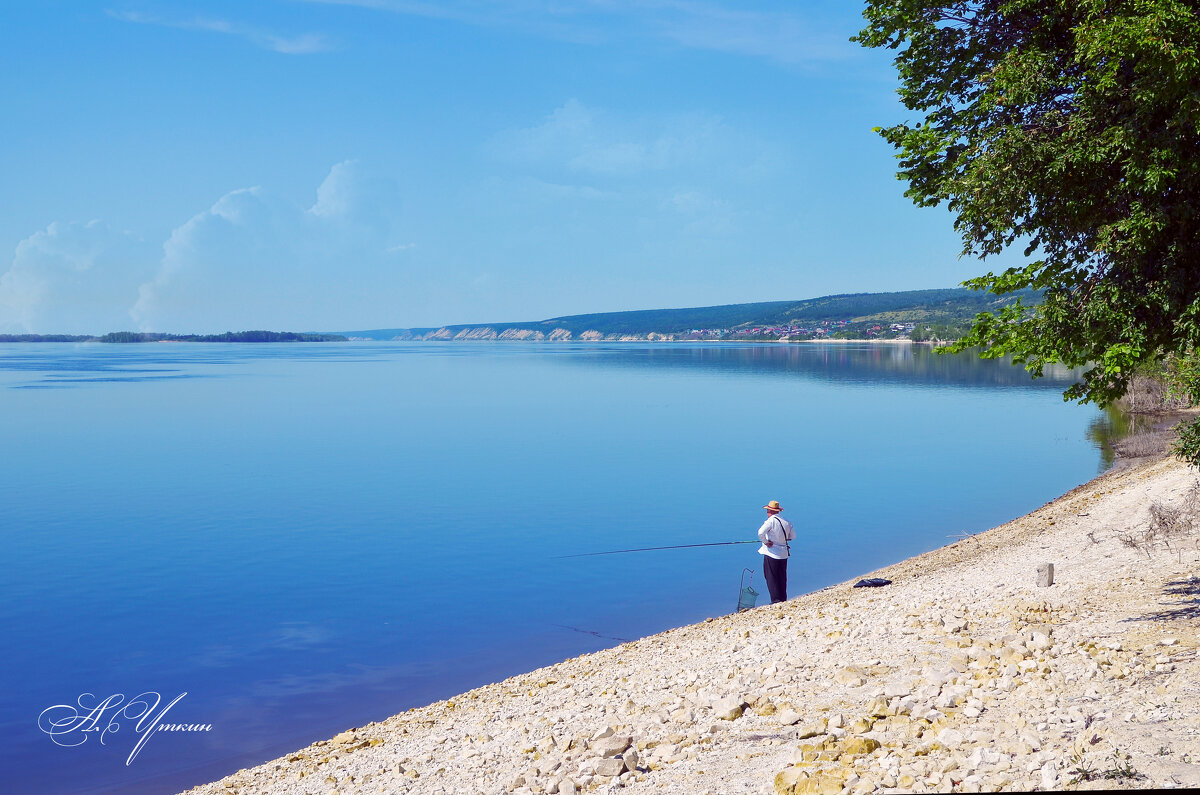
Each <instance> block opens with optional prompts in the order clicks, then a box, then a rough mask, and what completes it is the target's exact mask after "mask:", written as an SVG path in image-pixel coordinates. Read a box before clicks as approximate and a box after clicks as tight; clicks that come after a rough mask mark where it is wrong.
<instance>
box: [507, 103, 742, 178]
mask: <svg viewBox="0 0 1200 795" xmlns="http://www.w3.org/2000/svg"><path fill="white" fill-rule="evenodd" d="M738 138H739V136H737V134H736V133H734V131H732V130H730V129H728V128H727V127H726V126H725V125H723V124H722V123H721V121H720V119H718V118H715V117H711V116H701V115H696V114H690V115H689V114H676V115H671V116H642V117H620V116H617V115H615V114H612V113H609V112H606V111H602V110H599V109H596V108H590V107H588V106H586V105H584V104H583V103H582V102H580V101H579V100H577V99H570V100H568V101H567V102H566V103H565V104H563V105H562V106H561V107H559V108H557V109H555V110H554V111H553V112H552V113H550V115H549V116H547V117H546V118H545V120H544V121H543V122H542V123H541V124H538V125H536V126H534V127H529V128H525V129H520V130H509V131H507V132H504V133H501V134H500V135H498V136H497V137H496V138H495V140H494V141H493V144H492V146H493V148H494V149H495V151H496V152H497V153H498V154H500V155H501V156H503V157H506V158H509V159H512V160H516V161H518V162H520V163H523V164H540V165H547V166H551V167H558V168H565V169H567V170H568V171H572V172H577V173H583V174H590V175H595V176H633V175H637V174H642V173H645V172H659V171H670V170H673V169H680V168H687V167H694V166H699V165H701V164H703V163H704V162H705V161H706V160H708V161H709V162H711V158H712V157H713V156H714V155H716V154H718V153H721V154H729V152H728V151H725V150H729V149H731V148H736V146H737V145H739V144H745V145H746V146H748V147H750V148H751V149H753V148H757V147H755V144H754V142H750V141H737V140H736V139H738Z"/></svg>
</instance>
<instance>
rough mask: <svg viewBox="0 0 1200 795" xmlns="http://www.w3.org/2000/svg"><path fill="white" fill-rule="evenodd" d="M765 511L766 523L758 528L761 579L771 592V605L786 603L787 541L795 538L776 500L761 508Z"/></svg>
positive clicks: (789, 551) (794, 533)
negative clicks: (761, 562)
mask: <svg viewBox="0 0 1200 795" xmlns="http://www.w3.org/2000/svg"><path fill="white" fill-rule="evenodd" d="M763 507H764V508H766V509H767V521H765V522H763V523H762V527H760V528H758V540H759V541H761V542H762V546H761V547H759V548H758V554H760V555H762V556H763V579H765V580H766V581H767V590H768V591H770V592H771V604H775V603H776V602H786V601H787V564H788V556H789V555H790V554H791V551H792V550H791V547H789V546H788V541H790V540H792V539H794V538H795V537H796V531H795V530H794V529H793V528H792V523H791V522H789V521H788V520H787V519H784V518H783V517H782V516H780V515H779V513H780V512H781V511H782V510H783V508H781V507H780V506H779V501H778V500H771V501H770V502H768V503H767V504H766V505H764V506H763Z"/></svg>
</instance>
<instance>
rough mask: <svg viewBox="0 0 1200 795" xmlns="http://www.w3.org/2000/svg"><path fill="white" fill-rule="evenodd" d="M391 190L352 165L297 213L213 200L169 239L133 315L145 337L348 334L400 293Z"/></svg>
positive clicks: (249, 200)
mask: <svg viewBox="0 0 1200 795" xmlns="http://www.w3.org/2000/svg"><path fill="white" fill-rule="evenodd" d="M398 209H399V200H398V190H397V188H396V185H395V184H394V183H393V182H391V181H389V180H385V179H380V178H378V177H374V176H372V175H370V174H368V173H365V171H364V170H363V169H362V168H361V167H360V165H359V164H357V163H355V162H353V161H347V162H344V163H339V164H337V165H335V166H334V167H333V168H332V169H331V170H330V172H329V176H328V177H326V179H325V180H324V182H322V183H321V186H320V187H319V188H318V189H317V201H316V203H315V204H313V206H312V207H309V208H307V209H305V208H302V207H298V206H296V205H293V204H291V203H289V202H286V201H284V200H282V199H280V198H278V197H275V196H272V195H270V194H269V193H267V192H266V191H263V190H262V189H261V188H246V189H242V190H236V191H233V192H231V193H228V194H226V195H225V196H223V197H221V199H220V200H218V201H217V202H216V203H215V204H213V206H212V207H211V208H209V209H208V210H206V211H204V212H202V213H199V214H197V215H196V216H194V217H192V218H191V219H189V220H188V221H187V222H186V223H184V224H182V225H181V226H179V227H178V228H177V229H175V231H174V232H172V233H171V236H170V238H169V239H168V240H167V242H166V243H165V244H164V245H163V256H162V262H161V265H160V267H159V270H158V273H157V275H155V276H154V278H152V279H150V280H147V281H146V282H145V283H144V284H142V285H141V287H140V292H139V295H138V298H137V302H136V304H135V305H134V307H133V310H132V314H133V317H134V318H135V320H136V321H137V323H138V325H139V327H140V328H142V329H143V330H152V331H172V332H174V331H201V332H202V331H211V332H219V331H225V330H234V331H237V330H244V329H251V328H266V329H276V330H292V331H309V330H322V329H330V328H336V327H338V326H339V325H346V326H353V325H355V322H354V321H355V319H361V318H363V316H364V315H368V316H369V315H372V314H374V313H378V312H379V310H380V306H381V303H384V304H386V302H387V300H388V299H389V296H390V297H393V298H397V299H398V298H399V297H400V296H401V295H402V293H403V287H404V281H405V274H404V273H403V271H401V270H400V267H401V264H402V260H398V258H397V257H396V256H395V254H394V252H393V251H392V250H393V249H394V248H395V246H396V245H397V244H396V241H394V240H393V232H394V226H395V221H396V218H397V215H398Z"/></svg>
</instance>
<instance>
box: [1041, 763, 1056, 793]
mask: <svg viewBox="0 0 1200 795" xmlns="http://www.w3.org/2000/svg"><path fill="white" fill-rule="evenodd" d="M1057 783H1058V766H1057V765H1055V764H1054V763H1053V762H1047V763H1046V764H1044V765H1042V789H1054V785H1055V784H1057Z"/></svg>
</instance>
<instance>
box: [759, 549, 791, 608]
mask: <svg viewBox="0 0 1200 795" xmlns="http://www.w3.org/2000/svg"><path fill="white" fill-rule="evenodd" d="M763 579H765V580H766V581H767V590H768V591H770V592H771V604H775V603H776V602H786V601H787V558H784V559H783V560H779V559H778V558H773V557H771V556H770V555H763Z"/></svg>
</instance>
